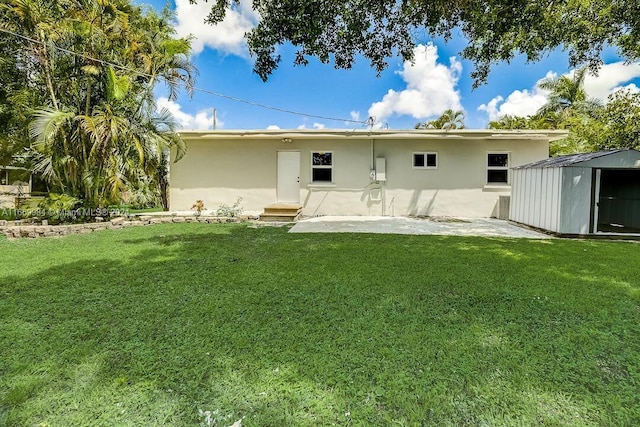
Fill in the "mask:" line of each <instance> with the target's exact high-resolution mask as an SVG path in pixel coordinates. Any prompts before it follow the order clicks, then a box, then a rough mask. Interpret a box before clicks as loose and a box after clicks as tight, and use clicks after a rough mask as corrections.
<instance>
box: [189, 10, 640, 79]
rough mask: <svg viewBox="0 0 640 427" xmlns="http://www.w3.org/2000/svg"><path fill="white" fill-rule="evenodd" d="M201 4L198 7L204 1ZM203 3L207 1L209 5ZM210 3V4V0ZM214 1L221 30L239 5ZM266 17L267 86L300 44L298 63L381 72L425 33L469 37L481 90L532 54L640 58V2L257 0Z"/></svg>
mask: <svg viewBox="0 0 640 427" xmlns="http://www.w3.org/2000/svg"><path fill="white" fill-rule="evenodd" d="M197 1H198V0H191V2H194V3H195V2H197ZM199 1H203V0H199ZM205 1H206V0H205ZM241 1H249V0H212V3H213V5H212V8H211V13H210V14H209V16H208V18H207V20H208V21H209V22H210V23H212V24H215V23H218V22H220V21H222V19H224V16H225V11H226V10H228V8H229V7H230V6H232V3H236V4H237V3H240V2H241ZM252 2H253V7H254V9H255V10H257V11H258V12H259V13H260V15H261V20H260V23H259V24H258V26H257V27H256V28H254V29H253V30H251V31H250V32H249V34H248V42H249V49H250V51H251V53H252V54H253V55H254V56H255V71H256V73H257V74H258V75H259V76H260V77H261V78H262V79H264V80H266V79H267V78H268V76H269V74H270V73H272V72H273V71H274V70H275V69H276V68H277V67H278V63H279V62H280V61H281V57H280V55H279V54H278V52H277V49H276V48H277V47H278V46H279V45H282V44H284V43H287V42H289V43H291V44H293V45H294V46H295V47H296V48H297V49H298V50H297V55H296V58H295V60H294V62H295V63H296V64H306V63H307V61H308V58H309V57H310V56H315V57H317V58H319V59H320V61H322V62H325V63H328V62H330V60H332V59H333V61H334V63H335V66H336V67H337V68H350V67H351V66H352V65H353V63H354V58H355V55H356V54H362V55H363V56H364V57H365V58H367V59H368V60H369V61H370V62H371V65H372V67H373V68H375V69H376V70H377V71H378V72H380V71H382V70H383V69H384V68H385V67H386V66H387V63H386V59H387V58H389V57H391V56H393V55H395V54H399V55H400V56H402V58H403V59H412V56H413V48H414V47H415V45H416V40H418V39H419V38H420V37H421V36H423V35H429V36H443V37H445V39H448V38H450V37H451V36H452V35H453V34H454V32H455V33H458V32H459V33H460V34H461V35H462V36H464V37H465V38H466V40H468V44H467V45H466V47H465V48H464V49H463V50H462V52H461V56H462V57H463V58H465V59H468V60H470V61H472V62H473V63H474V65H475V71H474V72H473V73H472V77H474V78H475V79H476V85H477V84H481V83H483V82H484V81H486V79H487V76H488V73H489V71H490V68H491V66H492V65H493V64H495V63H497V62H501V61H509V60H511V59H513V58H514V57H515V56H516V55H518V54H524V55H525V56H526V58H527V59H528V60H529V61H537V60H538V59H540V58H541V57H542V56H543V55H545V54H546V53H548V52H550V51H552V50H554V49H557V48H561V49H564V50H566V51H567V52H568V54H569V60H570V65H571V66H576V65H581V64H588V65H590V67H591V69H592V70H595V69H597V68H598V66H599V65H601V64H602V60H601V52H602V50H603V49H604V48H605V47H606V46H615V47H617V48H618V50H619V53H620V55H621V56H623V57H624V58H626V59H627V60H629V61H634V60H637V59H638V58H640V3H639V2H638V1H637V0H617V1H611V0H589V1H553V0H551V1H550V0H466V1H459V0H403V1H397V0H378V1H369V0H252Z"/></svg>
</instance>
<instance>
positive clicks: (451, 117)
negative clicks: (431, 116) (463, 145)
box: [415, 108, 465, 130]
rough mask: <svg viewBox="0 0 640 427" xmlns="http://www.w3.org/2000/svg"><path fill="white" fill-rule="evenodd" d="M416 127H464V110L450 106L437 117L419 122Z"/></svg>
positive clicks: (449, 128) (446, 128) (450, 128)
mask: <svg viewBox="0 0 640 427" xmlns="http://www.w3.org/2000/svg"><path fill="white" fill-rule="evenodd" d="M415 127H416V129H444V130H452V129H464V127H465V126H464V112H462V111H458V110H455V111H454V110H452V109H451V108H449V109H447V110H445V111H444V112H443V113H442V115H440V117H438V118H437V119H435V120H431V121H428V122H424V123H418V124H416V126H415Z"/></svg>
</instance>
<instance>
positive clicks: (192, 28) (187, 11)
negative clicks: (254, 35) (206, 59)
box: [174, 0, 260, 56]
mask: <svg viewBox="0 0 640 427" xmlns="http://www.w3.org/2000/svg"><path fill="white" fill-rule="evenodd" d="M210 10H211V2H205V1H200V2H198V3H197V4H191V3H189V0H176V11H175V12H176V22H175V23H174V27H175V29H176V33H177V35H178V36H179V37H187V36H190V35H191V36H193V40H192V42H191V46H192V48H193V52H194V53H195V54H198V53H200V52H202V50H203V49H204V48H205V47H209V48H212V49H217V50H221V51H223V52H227V53H232V54H235V55H240V56H248V51H247V47H246V46H247V44H246V41H245V38H244V35H245V33H246V32H247V31H249V30H251V29H252V28H253V27H254V26H255V25H256V24H257V22H258V21H259V19H260V17H259V15H258V13H257V12H256V11H254V10H253V7H252V2H251V1H242V2H240V4H239V5H238V6H234V7H232V8H230V9H228V10H227V14H226V16H225V18H224V21H222V22H221V23H219V24H217V25H211V24H207V23H205V22H204V20H205V18H206V17H207V16H208V15H209V11H210Z"/></svg>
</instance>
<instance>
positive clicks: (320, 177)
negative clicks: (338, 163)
mask: <svg viewBox="0 0 640 427" xmlns="http://www.w3.org/2000/svg"><path fill="white" fill-rule="evenodd" d="M311 181H312V182H333V153H332V152H331V151H314V152H312V153H311Z"/></svg>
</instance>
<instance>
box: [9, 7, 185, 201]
mask: <svg viewBox="0 0 640 427" xmlns="http://www.w3.org/2000/svg"><path fill="white" fill-rule="evenodd" d="M11 1H12V2H14V3H23V2H31V1H32V0H11ZM124 28H126V29H127V31H122V29H124ZM43 34H45V36H46V33H45V32H43ZM172 35H173V29H172V28H171V26H170V25H168V24H167V22H165V17H164V15H163V16H162V17H159V16H158V15H156V14H154V13H148V14H147V15H143V14H142V12H141V9H140V8H132V7H131V6H130V5H129V3H128V1H125V0H80V1H78V2H76V3H72V4H69V9H68V10H66V11H65V15H64V19H60V21H59V22H58V25H57V26H56V40H57V44H58V45H61V46H64V47H65V48H66V49H68V50H71V51H76V52H83V51H85V52H87V54H86V55H84V56H78V55H72V54H67V53H65V52H62V51H56V55H55V58H54V59H55V60H56V61H57V62H56V63H55V64H54V65H55V67H50V69H51V70H57V74H55V75H53V76H52V77H53V78H52V79H51V81H55V82H56V86H54V88H53V90H52V91H51V93H52V97H51V102H50V103H49V105H45V106H42V107H41V108H40V109H38V111H36V114H35V120H34V121H33V122H32V124H31V126H30V130H31V136H32V137H33V139H34V141H35V142H34V144H33V145H32V147H31V151H30V154H31V158H32V160H33V162H34V169H35V170H36V171H38V172H41V173H42V175H43V177H44V178H46V179H47V180H48V181H49V182H50V184H52V186H53V187H54V188H56V189H57V190H58V191H61V192H65V193H69V194H71V195H73V196H75V197H79V198H82V199H83V200H84V203H85V204H86V205H87V206H90V207H97V206H106V205H109V204H115V203H120V202H121V201H122V198H123V195H124V194H125V193H126V192H127V191H129V190H131V189H134V188H136V186H147V187H148V186H151V187H152V188H155V189H156V190H157V191H160V190H161V189H162V188H164V186H163V184H162V183H161V182H159V180H160V179H162V173H161V172H160V170H161V169H162V168H164V167H166V152H167V150H168V149H169V148H170V147H175V148H176V151H177V153H178V156H177V157H178V158H179V157H180V156H181V155H182V154H184V151H185V146H184V142H183V141H182V140H181V139H180V138H179V136H178V135H177V133H176V132H175V130H176V127H175V123H173V119H172V117H171V115H170V113H169V112H168V111H161V112H159V113H158V112H156V105H155V102H154V96H153V89H154V86H155V84H156V82H157V81H158V79H160V78H163V79H164V81H166V82H167V84H168V86H169V88H170V96H171V98H172V99H175V97H176V96H177V87H178V85H179V84H185V85H186V86H187V88H189V87H192V86H193V77H194V74H195V71H194V68H193V66H192V64H191V63H190V61H189V59H188V54H189V50H190V45H189V42H188V41H187V40H183V39H173V38H172ZM97 55H100V57H101V59H105V60H107V61H109V62H112V63H118V64H120V65H121V67H113V66H110V65H106V64H105V63H104V62H100V61H96V60H94V59H92V58H91V57H92V56H93V57H95V56H97ZM39 64H40V65H42V64H41V62H40V63H39ZM36 65H38V64H36ZM44 68H45V67H37V66H36V69H37V70H39V71H41V72H42V74H44V75H46V69H45V70H43V69H44ZM45 80H46V79H45ZM54 101H55V102H54ZM154 191H155V190H154ZM165 191H166V189H165Z"/></svg>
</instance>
